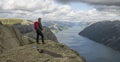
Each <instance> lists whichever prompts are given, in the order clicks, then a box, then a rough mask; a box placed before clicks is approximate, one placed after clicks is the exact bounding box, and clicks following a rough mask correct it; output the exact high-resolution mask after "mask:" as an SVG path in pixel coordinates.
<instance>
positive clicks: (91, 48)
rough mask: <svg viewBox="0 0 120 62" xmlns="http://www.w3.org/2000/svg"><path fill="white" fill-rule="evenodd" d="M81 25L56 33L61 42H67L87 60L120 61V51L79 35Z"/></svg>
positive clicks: (97, 61)
mask: <svg viewBox="0 0 120 62" xmlns="http://www.w3.org/2000/svg"><path fill="white" fill-rule="evenodd" d="M81 30H83V28H81V27H78V26H76V27H73V28H70V29H68V30H65V31H61V32H59V33H57V34H56V36H57V38H58V40H59V42H60V43H63V44H66V45H67V46H69V47H70V48H72V49H73V50H76V51H77V52H78V53H79V54H80V55H81V56H83V57H84V58H85V59H86V61H87V62H120V52H118V51H115V50H113V49H111V48H110V47H107V46H104V45H102V44H99V43H96V42H95V41H93V40H90V39H88V38H85V37H82V36H79V35H78V33H79V32H80V31H81Z"/></svg>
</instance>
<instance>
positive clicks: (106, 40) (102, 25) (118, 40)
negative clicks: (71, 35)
mask: <svg viewBox="0 0 120 62" xmlns="http://www.w3.org/2000/svg"><path fill="white" fill-rule="evenodd" d="M79 34H80V35H82V36H85V37H88V38H90V39H92V40H95V41H96V42H99V43H102V44H104V45H107V46H109V47H111V48H113V49H116V50H119V51H120V21H103V22H97V23H94V24H92V25H91V26H89V27H87V28H85V29H84V30H83V31H82V32H80V33H79Z"/></svg>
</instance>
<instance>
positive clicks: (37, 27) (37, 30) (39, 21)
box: [34, 18, 45, 44]
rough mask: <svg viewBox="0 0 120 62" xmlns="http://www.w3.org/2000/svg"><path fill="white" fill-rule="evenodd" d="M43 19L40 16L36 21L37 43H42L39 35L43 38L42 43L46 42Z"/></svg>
mask: <svg viewBox="0 0 120 62" xmlns="http://www.w3.org/2000/svg"><path fill="white" fill-rule="evenodd" d="M41 20H42V18H38V21H35V22H34V28H35V30H36V34H37V38H36V42H37V44H40V43H39V35H40V36H41V38H42V44H45V42H44V35H43V33H42V30H43V27H42V23H41Z"/></svg>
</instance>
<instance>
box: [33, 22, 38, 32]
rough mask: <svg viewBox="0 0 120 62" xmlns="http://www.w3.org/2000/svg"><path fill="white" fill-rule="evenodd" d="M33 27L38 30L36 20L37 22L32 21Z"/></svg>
mask: <svg viewBox="0 0 120 62" xmlns="http://www.w3.org/2000/svg"><path fill="white" fill-rule="evenodd" d="M34 29H35V30H38V29H39V27H38V22H37V21H35V22H34Z"/></svg>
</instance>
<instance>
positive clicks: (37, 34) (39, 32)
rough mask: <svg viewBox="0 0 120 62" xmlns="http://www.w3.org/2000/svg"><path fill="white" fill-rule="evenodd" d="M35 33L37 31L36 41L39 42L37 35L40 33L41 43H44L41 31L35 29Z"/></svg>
mask: <svg viewBox="0 0 120 62" xmlns="http://www.w3.org/2000/svg"><path fill="white" fill-rule="evenodd" d="M36 33H37V38H36V42H37V43H39V35H40V36H41V38H42V43H44V35H43V33H42V31H40V30H36Z"/></svg>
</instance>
